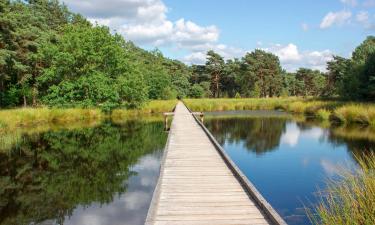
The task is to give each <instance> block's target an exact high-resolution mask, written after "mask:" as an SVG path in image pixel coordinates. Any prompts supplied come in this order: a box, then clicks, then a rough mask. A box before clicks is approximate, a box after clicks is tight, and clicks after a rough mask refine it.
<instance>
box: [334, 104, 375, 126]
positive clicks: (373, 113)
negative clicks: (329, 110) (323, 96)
mask: <svg viewBox="0 0 375 225" xmlns="http://www.w3.org/2000/svg"><path fill="white" fill-rule="evenodd" d="M333 118H334V119H336V120H338V121H340V122H343V123H346V124H351V123H360V124H369V125H371V126H375V105H374V104H348V105H344V106H342V107H339V108H337V109H335V110H334V112H333Z"/></svg>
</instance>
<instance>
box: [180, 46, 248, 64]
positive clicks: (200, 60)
mask: <svg viewBox="0 0 375 225" xmlns="http://www.w3.org/2000/svg"><path fill="white" fill-rule="evenodd" d="M190 50H192V51H193V52H192V53H191V54H189V55H187V56H185V57H184V58H183V59H182V60H183V61H184V62H185V63H187V64H204V63H205V62H206V57H207V56H206V53H207V51H209V50H214V51H215V52H217V53H218V54H220V55H221V56H222V57H223V58H224V59H233V58H240V57H243V56H244V55H245V54H246V51H245V50H244V49H241V48H236V47H231V46H227V45H224V44H215V43H214V44H204V45H195V46H192V47H191V48H190Z"/></svg>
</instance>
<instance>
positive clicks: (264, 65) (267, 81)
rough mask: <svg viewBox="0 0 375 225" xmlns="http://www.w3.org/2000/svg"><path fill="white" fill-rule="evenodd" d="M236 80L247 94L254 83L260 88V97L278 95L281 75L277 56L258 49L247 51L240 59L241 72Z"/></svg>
mask: <svg viewBox="0 0 375 225" xmlns="http://www.w3.org/2000/svg"><path fill="white" fill-rule="evenodd" d="M238 82H239V84H241V89H242V92H243V93H244V94H245V95H247V96H248V95H249V91H250V92H251V90H252V89H253V88H255V84H257V85H258V86H259V88H260V97H273V96H278V95H280V93H281V90H282V76H281V66H280V61H279V58H278V57H277V56H276V55H273V54H272V53H268V52H265V51H263V50H259V49H257V50H255V51H253V52H251V53H247V54H246V55H245V57H243V59H242V73H241V77H240V78H239V79H238Z"/></svg>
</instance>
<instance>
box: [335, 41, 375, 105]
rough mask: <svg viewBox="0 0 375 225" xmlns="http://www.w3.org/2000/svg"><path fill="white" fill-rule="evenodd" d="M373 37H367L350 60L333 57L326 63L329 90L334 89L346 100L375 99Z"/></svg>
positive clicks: (374, 45) (374, 48)
mask: <svg viewBox="0 0 375 225" xmlns="http://www.w3.org/2000/svg"><path fill="white" fill-rule="evenodd" d="M374 64H375V37H373V36H369V37H367V39H366V40H365V41H364V42H363V43H362V44H361V45H359V46H358V47H357V48H356V49H355V50H354V52H353V54H352V58H351V59H345V58H341V57H334V59H333V60H332V61H331V62H329V63H328V74H329V78H330V79H329V82H328V84H329V86H328V87H329V88H332V87H335V89H337V91H336V92H337V93H338V94H340V96H342V97H344V98H347V99H355V100H359V99H365V100H373V99H374V98H375V75H374V74H375V66H374Z"/></svg>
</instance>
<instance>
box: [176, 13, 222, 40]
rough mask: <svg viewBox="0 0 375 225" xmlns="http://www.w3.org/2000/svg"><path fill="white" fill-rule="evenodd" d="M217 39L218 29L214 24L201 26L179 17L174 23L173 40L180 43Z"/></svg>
mask: <svg viewBox="0 0 375 225" xmlns="http://www.w3.org/2000/svg"><path fill="white" fill-rule="evenodd" d="M218 39H219V30H218V29H217V27H216V26H208V27H202V26H199V25H197V24H195V23H193V22H191V21H185V20H184V19H180V20H178V21H176V23H175V31H174V35H173V40H174V41H176V42H178V43H179V44H181V45H183V46H184V45H187V46H190V45H197V44H202V43H211V42H216V41H217V40H218Z"/></svg>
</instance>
